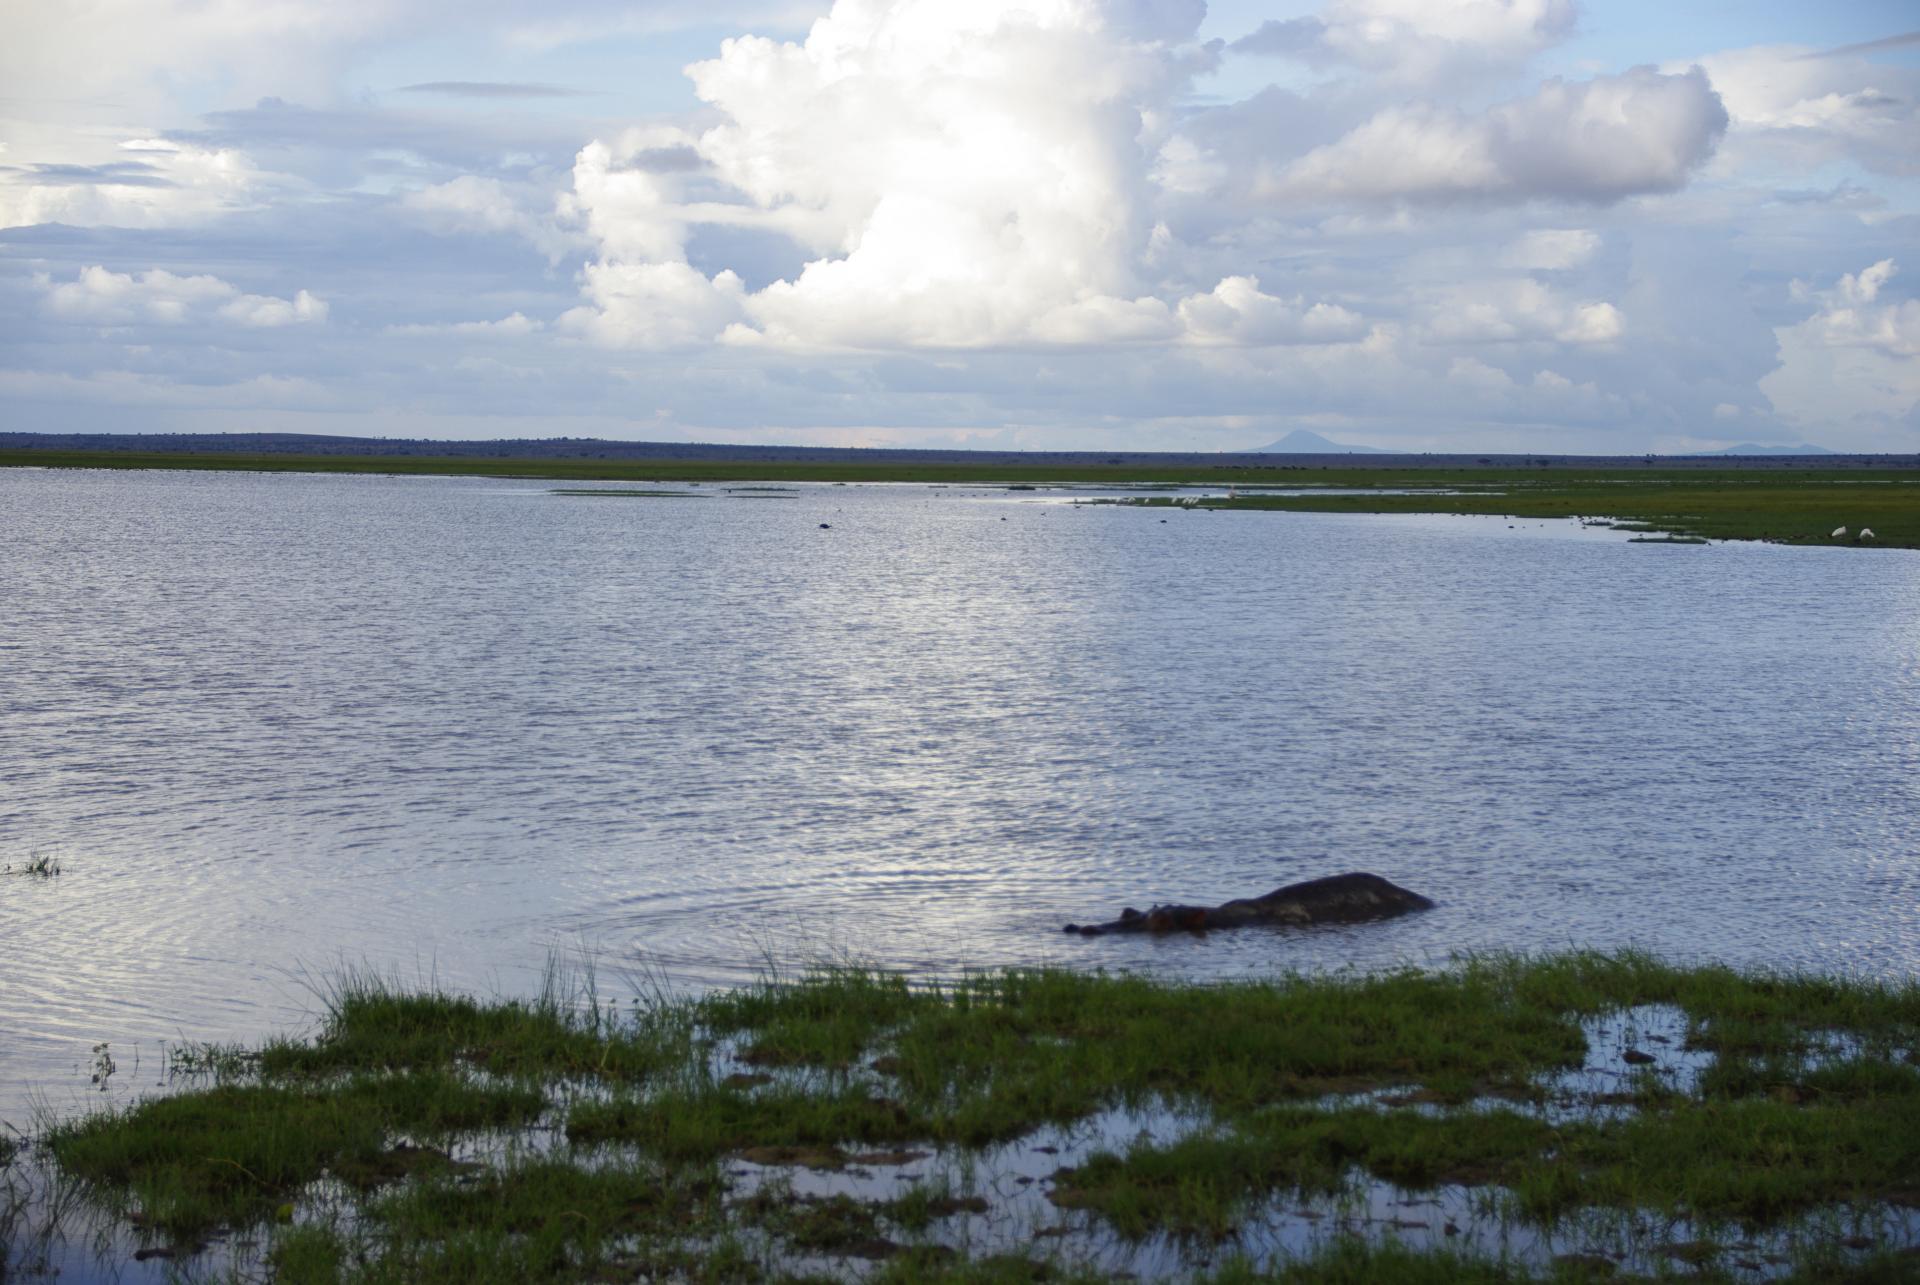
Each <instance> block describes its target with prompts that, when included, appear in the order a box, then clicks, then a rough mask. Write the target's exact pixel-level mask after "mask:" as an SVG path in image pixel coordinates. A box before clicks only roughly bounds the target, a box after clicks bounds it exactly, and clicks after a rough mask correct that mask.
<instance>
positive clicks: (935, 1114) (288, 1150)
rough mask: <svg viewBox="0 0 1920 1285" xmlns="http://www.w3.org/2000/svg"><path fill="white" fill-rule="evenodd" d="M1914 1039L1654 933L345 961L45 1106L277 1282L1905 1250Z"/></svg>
mask: <svg viewBox="0 0 1920 1285" xmlns="http://www.w3.org/2000/svg"><path fill="white" fill-rule="evenodd" d="M1917 1050H1920V985H1916V984H1912V983H1906V984H1882V983H1874V982H1864V981H1843V980H1838V979H1833V978H1825V977H1817V976H1804V975H1797V974H1785V973H1769V972H1756V971H1737V970H1733V969H1729V968H1722V967H1713V966H1710V967H1703V968H1680V967H1676V966H1673V965H1669V964H1667V963H1664V962H1662V961H1660V960H1658V959H1654V958H1651V957H1648V956H1645V955H1640V954H1632V953H1627V954H1586V953H1579V954H1567V955H1558V956H1549V957H1540V958H1529V957H1516V956H1485V957H1472V958H1466V959H1463V960H1460V961H1458V962H1457V963H1456V964H1455V965H1454V966H1452V967H1450V968H1448V969H1446V970H1444V971H1438V972H1434V971H1422V970H1415V969H1406V970H1401V971H1395V972H1388V973H1380V974H1373V975H1364V976H1355V975H1340V976H1333V977H1304V976H1287V977H1280V978H1276V979H1273V980H1268V981H1249V982H1234V983H1228V984H1219V985H1198V984H1190V983H1170V982H1158V981H1152V980H1148V979H1145V978H1140V977H1134V976H1125V975H1087V974H1078V973H1069V972H1064V971H1052V970H1038V971H1015V972H1005V973H995V974H983V975H979V976H970V977H966V978H963V979H961V980H959V981H956V982H952V983H949V984H944V985H926V986H919V985H911V984H909V983H907V982H905V981H903V980H902V979H900V978H898V977H894V976H889V975H886V974H883V973H880V972H877V971H866V970H860V969H846V968H836V969H822V970H816V971H809V972H806V973H804V974H803V975H801V976H799V977H796V978H791V979H786V978H777V977H770V978H768V979H767V980H766V981H764V982H763V983H761V984H758V985H755V986H752V987H748V988H744V989H740V990H734V991H729V992H723V993H717V994H712V995H708V996H704V997H700V998H692V999H685V1000H674V999H668V998H664V997H662V996H660V995H658V994H653V995H644V996H640V997H638V998H637V999H636V1000H635V1001H634V1002H632V1003H629V1004H626V1005H617V1004H610V1003H606V1002H602V1001H601V1000H600V999H599V997H598V996H597V995H595V994H594V992H593V988H592V985H591V982H590V980H589V981H588V982H587V983H586V984H585V985H582V984H581V983H579V982H578V981H577V980H576V981H574V982H571V983H569V982H568V981H567V980H566V979H565V978H562V977H559V976H558V975H556V976H555V978H553V979H552V980H551V981H550V984H549V986H548V987H547V989H546V990H545V992H544V993H543V994H542V995H540V996H538V997H536V998H534V999H530V1000H507V1001H498V1002H492V1003H483V1002H480V1001H476V1000H474V999H471V998H469V997H464V996H459V995H450V994H443V993H437V992H425V993H421V992H407V991H403V990H400V989H398V988H393V987H388V986H386V985H384V984H382V983H380V982H379V981H377V980H375V979H369V978H366V977H364V976H360V977H353V978H350V979H348V980H347V981H346V982H344V983H342V984H341V985H340V986H339V987H338V989H337V990H336V992H335V993H334V995H333V996H332V997H331V1000H330V1003H329V1005H328V1009H327V1012H326V1014H325V1016H324V1019H323V1021H322V1022H321V1024H320V1026H319V1028H318V1030H317V1031H316V1032H315V1033H314V1034H313V1035H311V1036H310V1037H308V1038H304V1039H299V1040H276V1041H272V1042H269V1043H268V1044H266V1045H265V1046H263V1047H261V1048H259V1049H257V1050H252V1051H243V1050H239V1049H236V1048H232V1047H230V1046H186V1047H185V1048H183V1049H182V1050H180V1051H179V1053H178V1055H177V1058H176V1063H175V1065H174V1066H173V1067H172V1070H173V1071H176V1072H178V1073H179V1074H180V1075H181V1076H182V1077H183V1091H180V1092H177V1093H174V1094H171V1095H168V1096H160V1097H154V1098H150V1099H148V1100H145V1101H141V1102H136V1103H133V1104H131V1105H124V1106H118V1107H110V1108H106V1109H103V1110H101V1111H99V1112H97V1113H94V1114H91V1115H83V1116H81V1117H79V1118H77V1119H71V1120H65V1121H60V1122H56V1123H49V1124H47V1125H45V1126H44V1128H43V1132H42V1134H41V1136H40V1137H39V1138H38V1139H37V1142H38V1143H39V1152H40V1155H41V1156H42V1159H43V1161H44V1163H45V1164H46V1165H47V1166H49V1167H50V1171H51V1172H52V1173H54V1174H56V1175H57V1176H58V1180H59V1182H60V1183H66V1184H78V1185H77V1187H76V1188H73V1189H74V1190H77V1191H78V1192H79V1193H81V1196H82V1198H83V1199H84V1201H85V1202H86V1203H87V1204H88V1206H89V1207H90V1208H94V1209H97V1210H100V1211H103V1212H102V1216H104V1217H107V1218H109V1219H111V1220H113V1227H114V1230H113V1231H112V1232H111V1234H110V1235H107V1236H106V1239H105V1241H104V1242H103V1243H108V1242H111V1243H113V1244H117V1245H119V1246H121V1247H122V1248H123V1249H124V1251H125V1252H126V1253H127V1254H129V1255H130V1254H132V1253H135V1252H144V1253H156V1254H159V1253H164V1254H167V1255H172V1256H176V1257H182V1258H191V1257H192V1256H194V1255H196V1254H198V1255H201V1256H202V1258H203V1259H204V1260H205V1261H204V1262H203V1264H202V1265H203V1266H207V1267H209V1269H210V1270H212V1271H214V1272H215V1273H218V1272H230V1273H233V1274H239V1275H247V1274H248V1273H253V1274H259V1273H260V1272H262V1271H264V1272H265V1273H266V1274H269V1275H271V1276H273V1277H275V1278H277V1279H280V1280H286V1281H300V1282H306V1281H327V1282H345V1281H353V1282H375V1281H380V1282H384V1281H394V1282H399V1281H456V1280H458V1281H468V1280H473V1281H522V1280H551V1281H587V1280H612V1279H621V1280H631V1279H642V1278H647V1279H676V1280H679V1279H685V1280H699V1281H733V1280H739V1281H747V1280H769V1279H772V1280H793V1281H800V1280H810V1281H811V1280H843V1279H848V1278H850V1277H861V1278H865V1279H870V1280H874V1281H883V1282H893V1281H899V1282H906V1281H955V1282H960V1281H967V1282H1001V1281H1027V1280H1036V1279H1043V1278H1044V1279H1051V1280H1068V1281H1099V1280H1111V1279H1114V1278H1116V1277H1118V1276H1122V1275H1129V1276H1133V1277H1137V1278H1151V1279H1168V1278H1172V1279H1183V1280H1205V1281H1216V1282H1223V1283H1224V1282H1255V1281H1296V1280H1297V1281H1309V1280H1312V1281H1319V1280H1334V1281H1354V1282H1360V1281H1368V1280H1386V1279H1392V1280H1414V1281H1421V1280H1427V1281H1446V1282H1455V1281H1526V1280H1588V1279H1598V1278H1599V1277H1601V1276H1605V1275H1610V1274H1613V1273H1615V1272H1618V1273H1637V1274H1642V1275H1652V1276H1665V1275H1670V1274H1674V1273H1684V1274H1689V1275H1697V1274H1700V1273H1705V1274H1707V1275H1708V1276H1709V1277H1711V1278H1714V1279H1755V1280H1758V1279H1772V1280H1787V1279H1804V1280H1809V1281H1811V1280H1846V1279H1856V1280H1861V1281H1867V1280H1899V1279H1910V1278H1911V1276H1910V1275H1907V1274H1903V1273H1910V1272H1911V1271H1912V1269H1913V1265H1914V1261H1915V1251H1916V1248H1917V1247H1920V1185H1917V1184H1916V1181H1915V1175H1916V1174H1920V1065H1916V1062H1917V1061H1920V1052H1917ZM116 1238H117V1239H116ZM223 1238H224V1239H223ZM243 1242H244V1245H245V1246H251V1248H244V1247H243ZM208 1245H212V1246H214V1248H213V1249H204V1248H203V1247H204V1246H208ZM248 1254H252V1255H253V1256H254V1257H253V1258H252V1259H246V1257H245V1256H246V1255H248Z"/></svg>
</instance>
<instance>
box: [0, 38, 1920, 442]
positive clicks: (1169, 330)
mask: <svg viewBox="0 0 1920 1285" xmlns="http://www.w3.org/2000/svg"><path fill="white" fill-rule="evenodd" d="M0 23H4V29H0V35H4V36H5V39H0V84H4V85H5V86H6V87H7V88H6V95H5V96H4V97H0V144H4V151H0V424H3V425H4V426H5V427H7V428H11V429H44V430H48V431H127V432H136V431H250V430H278V431H299V432H330V433H354V434H374V435H386V436H429V437H504V436H556V435H566V436H606V437H621V438H649V439H669V440H706V441H751V442H808V443H823V444H824V443H850V444H873V445H937V446H953V445H977V446H991V447H1035V448H1091V449H1098V448H1104V447H1114V448H1128V449H1179V450H1192V449H1198V450H1215V449H1218V450H1231V449H1242V448H1247V447H1253V446H1258V445H1260V444H1262V443H1264V442H1267V441H1271V440H1273V439H1274V438H1276V437H1279V436H1281V435H1283V434H1284V433H1286V432H1287V431H1289V430H1291V429H1294V428H1310V429H1313V430H1315V431H1317V432H1320V433H1322V434H1324V435H1326V436H1329V437H1332V438H1334V439H1336V440H1342V441H1349V442H1355V443H1363V444H1369V445H1375V446H1385V447H1396V448H1402V449H1414V450H1541V451H1548V450H1556V451H1559V450H1564V451H1595V452H1639V451H1645V450H1688V449H1701V448H1711V447H1715V446H1721V445H1728V444H1732V443H1736V442H1760V443H1778V444H1786V443H1797V442H1800V441H1813V442H1816V443H1819V444H1822V445H1825V446H1828V447H1831V448H1834V449H1851V450H1862V451H1888V450H1907V451H1911V450H1920V285H1917V284H1916V283H1917V282H1920V106H1917V104H1920V18H1917V17H1916V15H1915V12H1914V10H1913V7H1912V5H1911V4H1910V3H1893V2H1891V0H1858V2H1855V3H1849V4H1845V5H1819V4H1754V3H1742V4H1733V3H1721V2H1717V3H1699V4H1691V5H1674V4H1671V3H1661V4H1655V3H1651V2H1649V0H1626V2H1616V3H1600V2H1599V0H1593V2H1591V3H1579V2H1578V0H1323V2H1320V3H1307V2H1299V0H1295V2H1291V3H1284V4H1274V3H1258V2H1257V0H1222V2H1220V3H1215V4H1212V5H1210V6H1209V5H1204V4H1202V3H1200V2H1199V0H975V2H974V3H970V4H967V5H964V6H963V5H954V4H951V3H936V2H934V0H839V3H837V4H834V3H822V4H809V3H792V2H788V0H707V2H705V3H700V4H694V3H687V2H684V0H665V2H662V3H652V4H616V3H609V2H608V0H570V2H569V0H559V2H555V3H548V4H543V5H538V6H533V5H525V4H517V3H506V2H504V0H473V2H471V3H465V4H454V3H452V2H451V0H279V3H276V4H273V5H258V4H238V3H234V4H211V5H210V4H205V3H200V2H199V0H84V2H69V3H60V4H55V3H51V2H50V0H29V3H27V4H25V5H20V6H13V7H11V8H10V9H9V10H8V13H7V16H6V17H5V18H4V19H0Z"/></svg>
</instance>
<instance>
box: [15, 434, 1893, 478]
mask: <svg viewBox="0 0 1920 1285" xmlns="http://www.w3.org/2000/svg"><path fill="white" fill-rule="evenodd" d="M5 451H55V452H93V451H100V452H136V453H140V454H149V455H268V456H271V455H297V456H304V457H309V458H311V457H317V456H335V457H339V456H347V457H363V458H405V457H427V458H433V459H497V460H516V459H518V460H579V461H587V460H619V461H643V460H708V461H713V462H716V463H738V464H751V463H796V464H864V465H889V464H897V465H908V464H959V465H974V466H985V467H989V468H1006V467H1023V466H1024V467H1029V468H1031V467H1044V468H1067V469H1072V468H1090V469H1095V470H1100V469H1111V468H1123V469H1152V468H1179V469H1182V470H1187V469H1221V470H1236V469H1261V470H1270V469H1275V468H1288V467H1294V468H1341V469H1409V468H1417V469H1427V468H1432V469H1472V468H1496V469H1505V468H1515V469H1526V468H1532V469H1539V468H1555V467H1561V468H1565V467H1577V468H1583V469H1591V468H1621V469H1631V468H1637V467H1648V466H1653V467H1658V468H1660V469H1663V470H1665V469H1716V470H1720V469H1807V468H1817V469H1821V470H1846V469H1920V454H1907V455H1820V456H1805V457H1802V456H1787V455H1771V456H1728V455H1718V456H1679V455H1660V456H1655V455H1477V454H1445V455H1440V454H1410V455H1389V454H1365V455H1348V454H1329V455H1309V454H1282V453H1253V452H1242V453H1221V452H1203V451H1184V452H1175V451H969V450H911V449H900V448H879V447H849V446H742V445H735V444H729V443H719V442H617V441H606V440H604V439H599V438H590V437H551V438H539V439H534V438H509V439H503V440H497V441H435V440H429V439H424V438H384V437H336V436H331V435H327V434H322V433H0V452H5Z"/></svg>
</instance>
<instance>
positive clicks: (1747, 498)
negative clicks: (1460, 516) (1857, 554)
mask: <svg viewBox="0 0 1920 1285" xmlns="http://www.w3.org/2000/svg"><path fill="white" fill-rule="evenodd" d="M1280 458H1284V457H1277V458H1276V462H1275V464H1274V465H1273V466H1272V467H1268V468H1242V467H1221V466H1197V467H1196V466H1178V467H1176V466H1154V467H1144V468H1143V467H1134V466H1104V465H1095V464H1087V463H1074V464H1071V465H1066V464H1048V463H1033V464H1027V463H1021V464H1006V463H998V462H993V463H980V464H962V463H949V462H937V463H907V462H901V461H876V462H871V463H869V462H845V461H832V462H810V461H781V460H744V461H741V460H697V459H642V460H617V459H613V460H592V459H519V458H485V457H475V456H425V455H381V456H349V455H279V454H253V455H237V454H236V455H223V454H212V453H208V454H199V453H191V454H190V453H162V452H139V451H12V450H10V451H0V467H6V466H9V465H11V466H36V467H43V468H115V469H213V470H226V471H242V472H268V473H359V474H379V475H410V474H434V475H454V476H474V477H498V478H527V479H541V480H554V481H563V482H594V481H626V482H682V483H689V482H700V483H709V482H849V483H852V482H914V483H925V484H945V485H965V484H984V485H1000V486H1046V485H1065V486H1091V487H1099V486H1143V485H1149V486H1150V485H1156V484H1158V485H1168V486H1171V485H1202V486H1222V487H1224V486H1227V485H1232V486H1235V487H1252V486H1266V487H1274V486H1281V487H1289V488H1308V489H1310V490H1311V491H1314V492H1322V493H1315V494H1306V495H1260V494H1251V495H1249V494H1241V495H1237V496H1236V497H1235V498H1232V499H1226V498H1224V497H1223V498H1217V499H1212V500H1207V501H1203V502H1202V503H1201V505H1200V506H1199V507H1203V508H1209V509H1286V510H1293V511H1298V512H1320V513H1468V514H1486V515H1505V516H1511V517H1519V518H1572V517H1587V518H1598V519H1605V520H1609V521H1616V522H1623V523H1633V524H1636V525H1637V526H1639V527H1640V528H1642V529H1645V530H1649V531H1654V532H1672V533H1676V534H1680V535H1685V536H1697V537H1705V538H1710V539H1716V540H1771V541H1777V542H1783V543H1791V544H1841V543H1845V544H1851V543H1853V542H1854V541H1853V539H1852V533H1854V532H1857V531H1859V530H1860V528H1862V527H1868V528H1871V529H1872V530H1873V532H1874V535H1875V537H1876V539H1875V541H1874V543H1875V544H1876V545H1879V546H1882V547H1893V548H1920V473H1916V472H1915V471H1914V470H1910V469H1872V468H1833V469H1817V468H1814V469H1785V468H1764V469H1716V468H1675V467H1662V466H1661V465H1659V464H1657V463H1655V464H1650V465H1647V466H1645V467H1641V468H1632V469H1621V468H1604V469H1603V468H1589V467H1585V466H1581V465H1566V464H1560V465H1555V466H1553V467H1551V468H1539V469H1522V468H1514V467H1506V468H1458V469H1455V468H1446V469H1441V468H1388V467H1357V466H1356V467H1340V468H1320V467H1313V466H1303V465H1288V464H1283V463H1279V462H1278V459H1280ZM1342 490H1358V491H1362V492H1364V494H1359V495H1341V494H1327V493H1324V492H1328V491H1342ZM1403 491H1404V492H1410V493H1405V494H1395V493H1394V492H1403ZM574 493H576V494H578V493H581V492H574ZM1139 502H1141V503H1145V504H1154V505H1174V504H1178V503H1179V500H1178V498H1176V497H1142V498H1141V499H1140V501H1139ZM1841 526H1844V527H1846V528H1847V529H1848V532H1849V535H1848V536H1847V537H1844V538H1835V537H1833V536H1832V535H1831V534H1830V533H1831V532H1832V531H1833V530H1834V529H1835V528H1837V527H1841Z"/></svg>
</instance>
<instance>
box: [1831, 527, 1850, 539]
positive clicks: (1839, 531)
mask: <svg viewBox="0 0 1920 1285" xmlns="http://www.w3.org/2000/svg"><path fill="white" fill-rule="evenodd" d="M1846 533H1847V529H1846V528H1845V527H1843V526H1837V527H1835V528H1834V529H1833V538H1834V539H1836V540H1838V539H1839V538H1840V537H1841V536H1843V535H1845V534H1846Z"/></svg>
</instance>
